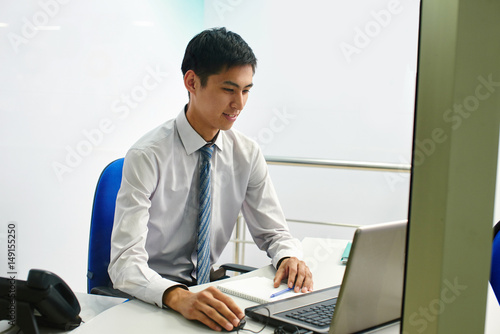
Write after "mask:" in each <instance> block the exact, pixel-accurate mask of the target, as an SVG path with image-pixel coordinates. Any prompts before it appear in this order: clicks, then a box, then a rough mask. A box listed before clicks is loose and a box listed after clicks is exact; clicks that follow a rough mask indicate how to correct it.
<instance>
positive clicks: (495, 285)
mask: <svg viewBox="0 0 500 334" xmlns="http://www.w3.org/2000/svg"><path fill="white" fill-rule="evenodd" d="M499 228H500V222H498V223H497V225H496V226H495V229H494V231H495V236H494V237H493V247H492V251H491V272H490V284H491V287H492V289H493V291H494V292H495V296H496V297H497V301H500V233H498V230H499Z"/></svg>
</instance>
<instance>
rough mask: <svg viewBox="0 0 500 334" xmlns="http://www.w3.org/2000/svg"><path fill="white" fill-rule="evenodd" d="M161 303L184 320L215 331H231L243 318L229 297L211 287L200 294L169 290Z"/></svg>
mask: <svg viewBox="0 0 500 334" xmlns="http://www.w3.org/2000/svg"><path fill="white" fill-rule="evenodd" d="M163 303H164V304H165V305H166V306H168V307H170V308H171V309H173V310H175V311H177V312H179V313H180V314H182V315H183V316H184V318H186V319H189V320H198V321H200V322H202V323H204V324H205V325H207V326H208V327H210V328H211V329H213V330H216V331H221V330H222V327H223V328H225V329H226V330H228V331H230V330H232V329H233V327H235V326H238V324H239V322H240V319H243V317H244V316H245V314H244V313H243V311H242V310H241V309H240V308H239V307H238V305H236V303H235V302H234V301H233V300H232V299H231V298H230V297H229V296H227V295H225V294H224V293H223V292H222V291H220V290H219V289H217V288H216V287H213V286H211V287H208V288H207V289H205V290H203V291H200V292H191V291H189V290H185V289H183V288H181V287H173V288H170V289H168V290H166V291H165V293H164V294H163Z"/></svg>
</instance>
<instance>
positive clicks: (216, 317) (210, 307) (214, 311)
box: [202, 302, 234, 331]
mask: <svg viewBox="0 0 500 334" xmlns="http://www.w3.org/2000/svg"><path fill="white" fill-rule="evenodd" d="M217 304H223V303H221V302H217V303H211V304H204V305H203V308H202V312H203V313H204V315H205V316H206V317H207V318H208V319H209V321H213V322H214V323H215V324H216V326H220V327H223V328H224V329H226V330H227V331H230V330H232V329H233V327H234V325H233V324H232V323H231V322H230V321H229V320H228V319H227V318H225V317H224V316H223V315H222V313H220V311H221V310H222V309H223V307H222V306H221V305H217ZM226 313H227V312H226ZM233 316H234V315H233ZM209 321H208V320H207V323H210V322H209ZM209 327H210V326H209ZM210 328H212V327H210Z"/></svg>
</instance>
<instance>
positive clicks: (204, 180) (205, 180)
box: [196, 146, 214, 284]
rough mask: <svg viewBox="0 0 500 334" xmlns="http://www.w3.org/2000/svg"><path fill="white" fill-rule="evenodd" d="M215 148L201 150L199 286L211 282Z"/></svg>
mask: <svg viewBox="0 0 500 334" xmlns="http://www.w3.org/2000/svg"><path fill="white" fill-rule="evenodd" d="M213 150H214V148H213V146H204V147H202V148H200V153H201V166H200V212H199V215H198V245H197V246H198V248H197V249H198V251H197V252H198V264H197V268H196V271H197V273H196V275H197V277H196V278H197V282H198V284H204V283H208V282H210V221H211V210H212V201H211V199H210V160H211V158H212V153H213Z"/></svg>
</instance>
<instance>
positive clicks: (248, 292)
mask: <svg viewBox="0 0 500 334" xmlns="http://www.w3.org/2000/svg"><path fill="white" fill-rule="evenodd" d="M217 288H218V289H219V290H221V291H222V292H225V293H228V294H231V295H233V296H236V297H240V298H244V299H247V300H251V301H253V302H256V303H259V304H264V303H269V302H272V301H275V300H281V299H285V298H289V297H293V296H296V295H297V294H296V293H295V292H293V291H287V292H285V293H283V294H280V295H279V296H276V297H272V298H271V295H272V294H274V293H277V292H280V291H283V290H285V289H286V288H287V285H286V283H281V284H280V286H279V287H277V288H275V287H274V281H273V280H272V279H270V278H267V277H261V276H254V277H248V278H244V279H240V280H234V281H228V282H224V283H222V284H219V285H218V286H217Z"/></svg>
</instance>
